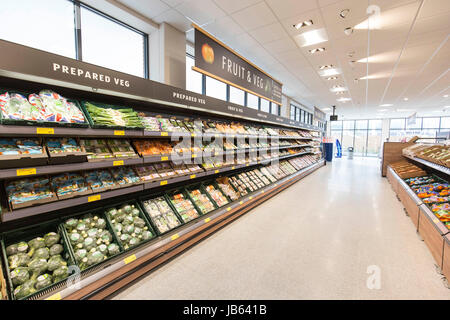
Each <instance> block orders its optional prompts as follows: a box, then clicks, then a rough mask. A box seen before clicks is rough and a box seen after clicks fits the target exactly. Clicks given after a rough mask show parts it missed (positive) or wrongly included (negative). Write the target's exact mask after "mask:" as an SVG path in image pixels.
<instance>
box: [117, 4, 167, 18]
mask: <svg viewBox="0 0 450 320" xmlns="http://www.w3.org/2000/svg"><path fill="white" fill-rule="evenodd" d="M119 2H120V3H122V4H124V5H126V6H127V7H129V8H131V9H133V10H134V11H136V12H139V13H140V14H142V15H144V16H146V17H148V18H150V19H152V18H154V17H156V16H158V15H160V14H161V13H163V12H165V11H167V10H169V9H170V7H169V6H168V5H167V4H165V3H163V2H162V1H159V0H146V1H142V0H119Z"/></svg>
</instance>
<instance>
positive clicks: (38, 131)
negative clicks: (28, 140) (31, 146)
mask: <svg viewBox="0 0 450 320" xmlns="http://www.w3.org/2000/svg"><path fill="white" fill-rule="evenodd" d="M36 134H55V129H53V128H36Z"/></svg>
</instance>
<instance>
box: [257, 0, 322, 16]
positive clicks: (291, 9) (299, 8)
mask: <svg viewBox="0 0 450 320" xmlns="http://www.w3.org/2000/svg"><path fill="white" fill-rule="evenodd" d="M266 2H267V3H268V5H269V6H270V8H271V9H272V10H273V12H275V15H276V16H277V17H278V19H280V20H281V19H285V18H289V17H292V16H296V15H298V14H300V13H303V12H306V11H310V10H312V9H317V2H316V1H311V0H300V1H299V0H283V1H280V0H266Z"/></svg>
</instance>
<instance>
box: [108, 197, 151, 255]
mask: <svg viewBox="0 0 450 320" xmlns="http://www.w3.org/2000/svg"><path fill="white" fill-rule="evenodd" d="M106 215H107V216H108V217H109V219H110V220H111V223H112V225H113V228H114V231H115V232H116V235H117V236H118V238H119V241H120V243H121V244H122V246H123V248H124V249H125V250H127V249H129V248H132V247H134V246H136V245H138V244H139V243H141V242H142V241H145V240H149V239H150V238H152V236H153V235H152V233H151V232H150V231H149V230H148V229H149V227H148V226H147V223H146V222H145V220H144V219H143V218H142V217H141V211H140V210H139V209H138V208H137V207H136V206H135V205H134V204H124V205H122V206H120V207H117V208H110V209H108V210H106ZM144 231H145V232H147V231H148V232H150V233H146V237H144V236H143V232H144Z"/></svg>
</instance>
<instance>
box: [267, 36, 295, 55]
mask: <svg viewBox="0 0 450 320" xmlns="http://www.w3.org/2000/svg"><path fill="white" fill-rule="evenodd" d="M264 48H266V49H267V51H269V52H270V53H272V54H275V53H280V52H286V51H289V50H296V49H297V45H296V44H295V42H294V41H293V40H292V39H291V38H288V37H286V38H283V39H279V40H275V41H272V42H268V43H265V44H264Z"/></svg>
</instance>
